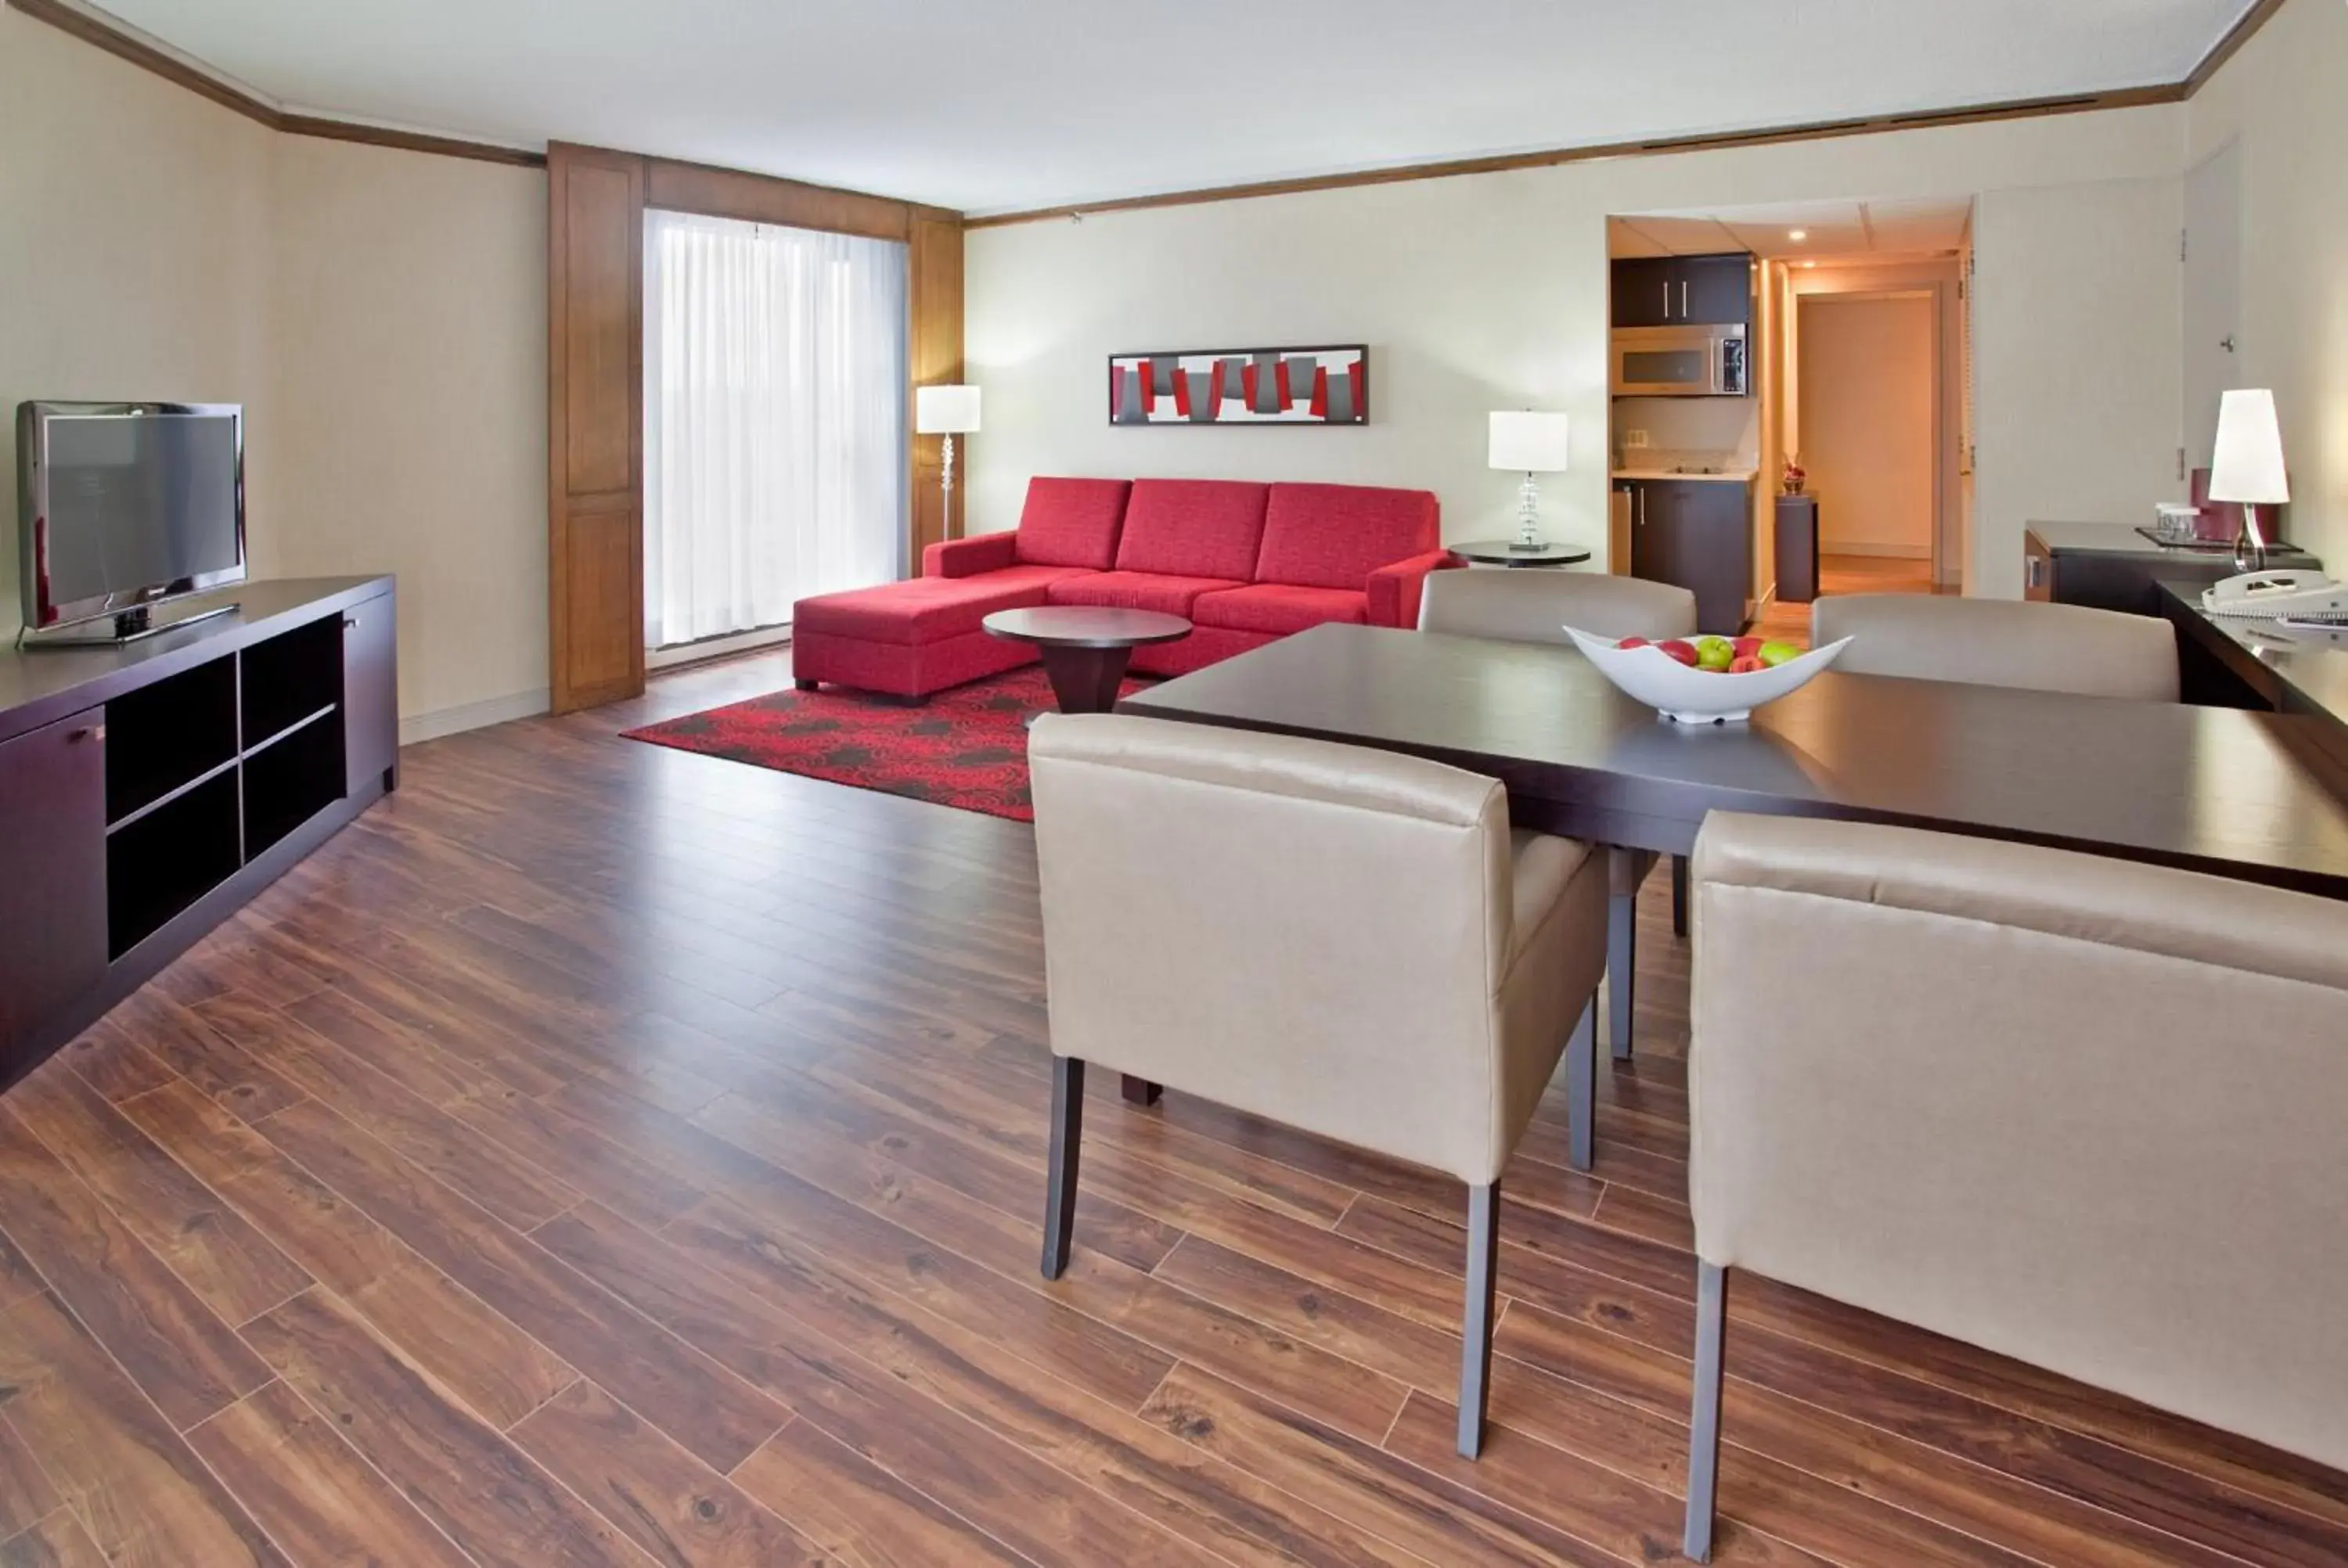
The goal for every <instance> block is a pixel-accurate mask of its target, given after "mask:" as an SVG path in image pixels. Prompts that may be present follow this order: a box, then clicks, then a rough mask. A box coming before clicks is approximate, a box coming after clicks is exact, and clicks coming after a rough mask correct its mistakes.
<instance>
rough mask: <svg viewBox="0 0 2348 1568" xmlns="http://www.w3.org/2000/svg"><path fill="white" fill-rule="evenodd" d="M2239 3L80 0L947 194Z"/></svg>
mask: <svg viewBox="0 0 2348 1568" xmlns="http://www.w3.org/2000/svg"><path fill="white" fill-rule="evenodd" d="M2250 4H2251V0H1965V3H1964V4H1961V5H1951V4H1949V3H1948V0H1166V3H1132V0H1127V3H1122V4H1119V3H1107V0H831V3H829V4H817V3H813V0H374V3H371V4H370V3H363V0H106V9H107V10H108V11H109V12H111V13H112V14H114V15H118V16H119V17H121V18H122V19H123V20H125V21H127V22H129V23H130V24H131V25H133V26H136V27H138V28H139V29H142V30H144V31H145V32H147V33H148V34H149V35H150V36H155V37H158V38H160V39H161V40H162V41H163V42H165V43H166V44H169V45H170V46H174V47H176V48H178V49H180V50H182V51H184V52H186V53H187V54H189V55H191V56H194V57H195V58H196V59H198V60H201V61H202V62H205V63H207V64H209V65H210V66H211V67H215V68H217V69H218V70H220V71H221V72H224V73H226V74H227V75H229V76H231V77H233V78H235V79H237V80H239V81H241V82H242V83H244V84H247V85H249V86H251V87H255V88H257V89H259V90H260V91H261V92H262V93H263V95H264V96H266V97H272V98H274V99H276V100H278V101H279V102H281V103H283V104H284V105H285V106H287V107H289V108H297V109H304V110H308V111H312V112H317V113H324V114H330V115H335V116H339V117H343V118H354V119H361V120H369V121H375V122H378V123H384V124H392V125H398V126H404V127H408V128H417V129H425V130H436V131H443V132H449V133H454V134H458V135H466V136H472V137H478V138H484V139H488V140H494V141H500V142H506V143H511V144H515V145H520V146H526V147H537V146H541V145H543V144H544V143H545V142H546V141H547V140H548V139H549V138H558V139H561V140H568V141H582V142H592V143H597V144H601V145H604V146H613V147H623V148H627V149H631V150H634V151H640V152H650V153H659V154H663V155H666V156H670V157H678V158H687V159H698V160H701V161H704V162H709V163H717V164H726V165H730V166H733V167H737V168H743V169H758V170H763V171H767V172H771V173H778V174H788V175H792V176H796V177H798V178H799V179H812V180H816V181H819V182H822V183H826V184H834V185H843V186H849V187H852V188H855V189H858V190H871V191H878V192H881V193H884V194H887V195H891V196H898V197H903V198H908V199H911V200H922V201H930V202H935V203H937V204H939V205H942V206H947V207H954V208H960V209H963V210H967V211H973V212H988V211H1004V210H1015V209H1020V208H1027V207H1037V206H1050V205H1057V204H1062V203H1071V202H1084V201H1096V200H1108V199H1112V198H1115V197H1119V196H1133V195H1141V194H1147V193H1150V192H1155V191H1163V190H1188V189H1194V188H1198V187H1201V186H1212V185H1222V184H1231V183H1235V182H1241V181H1247V180H1256V179H1279V178H1284V177H1290V176H1299V175H1313V174H1326V173H1334V172H1341V171H1344V170H1349V169H1368V168H1375V167H1379V166H1381V165H1387V164H1398V163H1411V162H1419V161H1425V160H1429V159H1448V158H1461V157H1472V156H1477V155H1479V154H1486V153H1499V152H1509V151H1521V150H1527V149H1540V148H1551V147H1568V146H1574V145H1580V144H1588V143H1598V142H1614V141H1622V140H1630V139H1636V138H1653V137H1666V136H1680V135H1692V134H1697V133H1702V132H1707V131H1718V130H1750V129H1755V128H1762V127H1767V126H1773V125H1789V124H1800V123H1805V122H1810V121H1817V120H1831V119H1842V118H1855V117H1859V116H1868V115H1875V114H1886V113H1904V112H1911V111H1917V110H1926V109H1946V108H1958V107H1962V106H1965V105H1971V104H1981V103H1990V102H1997V101H2001V100H2005V99H2013V98H2026V97H2045V96H2055V95H2065V94H2071V93H2077V92H2084V91H2090V90H2096V89H2103V88H2112V87H2137V86H2143V85H2146V84H2148V83H2155V82H2172V81H2176V80H2178V79H2179V78H2181V77H2183V76H2184V75H2185V74H2186V73H2187V72H2188V70H2190V69H2191V67H2193V65H2194V64H2195V63H2196V62H2197V61H2198V60H2199V58H2200V57H2201V56H2202V55H2203V54H2204V53H2205V52H2206V51H2207V50H2208V49H2209V47H2210V46H2212V45H2213V44H2215V43H2216V42H2217V41H2218V40H2219V38H2220V37H2221V36H2224V34H2225V32H2226V30H2227V28H2228V27H2229V26H2230V25H2231V24H2232V23H2233V22H2234V21H2235V19H2236V18H2237V17H2238V16H2240V15H2241V14H2242V13H2243V12H2244V11H2245V10H2246V9H2248V7H2249V5H2250Z"/></svg>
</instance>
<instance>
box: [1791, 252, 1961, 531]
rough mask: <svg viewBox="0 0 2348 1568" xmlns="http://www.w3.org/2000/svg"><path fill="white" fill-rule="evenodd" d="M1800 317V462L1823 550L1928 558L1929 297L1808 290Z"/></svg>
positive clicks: (1930, 519)
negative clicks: (1812, 494)
mask: <svg viewBox="0 0 2348 1568" xmlns="http://www.w3.org/2000/svg"><path fill="white" fill-rule="evenodd" d="M1801 316H1802V324H1801V332H1800V340H1799V341H1800V344H1801V348H1800V354H1801V371H1800V378H1801V387H1802V415H1801V428H1802V461H1803V464H1804V466H1806V467H1807V469H1808V470H1809V474H1810V479H1811V484H1812V487H1814V488H1815V489H1816V491H1817V493H1818V535H1819V538H1818V543H1819V548H1821V549H1823V550H1828V551H1833V552H1836V553H1838V554H1843V555H1878V556H1900V557H1906V558H1909V559H1916V560H1927V559H1931V553H1932V522H1933V461H1932V456H1933V441H1934V428H1933V427H1934V424H1935V419H1934V407H1933V403H1934V399H1933V382H1934V378H1935V366H1934V354H1933V338H1934V335H1935V331H1936V327H1937V324H1938V323H1936V322H1935V321H1934V320H1933V311H1932V296H1931V294H1929V293H1909V294H1894V295H1882V294H1824V293H1820V294H1811V295H1808V296H1807V297H1805V298H1804V299H1803V301H1802V302H1801Z"/></svg>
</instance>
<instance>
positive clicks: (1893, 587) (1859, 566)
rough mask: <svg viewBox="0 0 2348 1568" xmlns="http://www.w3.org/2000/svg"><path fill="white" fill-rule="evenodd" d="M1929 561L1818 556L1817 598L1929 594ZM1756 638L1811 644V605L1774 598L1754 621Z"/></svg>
mask: <svg viewBox="0 0 2348 1568" xmlns="http://www.w3.org/2000/svg"><path fill="white" fill-rule="evenodd" d="M1935 591H1938V590H1936V589H1934V588H1933V587H1932V563H1931V562H1930V561H1924V560H1906V559H1896V558H1893V557H1889V556H1832V555H1830V556H1821V557H1819V558H1818V597H1819V598H1821V599H1823V598H1825V597H1826V596H1828V594H1836V593H1932V592H1935ZM1752 634H1753V635H1754V636H1756V637H1766V638H1767V639H1769V640H1770V641H1774V642H1794V643H1798V644H1800V645H1801V646H1802V647H1804V648H1807V647H1808V646H1809V645H1810V607H1809V606H1808V605H1807V604H1786V603H1783V602H1781V601H1779V600H1771V601H1770V602H1769V607H1768V608H1767V609H1766V610H1763V611H1762V612H1761V616H1760V618H1759V619H1758V620H1756V621H1755V622H1754V623H1753V633H1752Z"/></svg>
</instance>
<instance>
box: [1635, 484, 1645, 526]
mask: <svg viewBox="0 0 2348 1568" xmlns="http://www.w3.org/2000/svg"><path fill="white" fill-rule="evenodd" d="M1634 494H1636V495H1637V496H1638V497H1639V526H1640V527H1641V528H1645V527H1646V526H1647V489H1646V487H1645V486H1641V487H1639V488H1638V490H1636V491H1635V492H1634Z"/></svg>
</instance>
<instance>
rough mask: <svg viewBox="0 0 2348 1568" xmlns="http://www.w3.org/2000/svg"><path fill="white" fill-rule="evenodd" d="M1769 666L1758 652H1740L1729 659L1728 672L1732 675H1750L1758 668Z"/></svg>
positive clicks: (1764, 668) (1762, 668) (1763, 668)
mask: <svg viewBox="0 0 2348 1568" xmlns="http://www.w3.org/2000/svg"><path fill="white" fill-rule="evenodd" d="M1767 668H1769V666H1767V665H1766V664H1764V663H1762V662H1761V655H1759V654H1758V653H1745V654H1740V655H1738V656H1737V657H1736V658H1735V659H1732V660H1730V661H1728V672H1729V673H1730V674H1731V675H1750V674H1752V673H1753V672H1754V671H1756V670H1766V669H1767Z"/></svg>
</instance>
